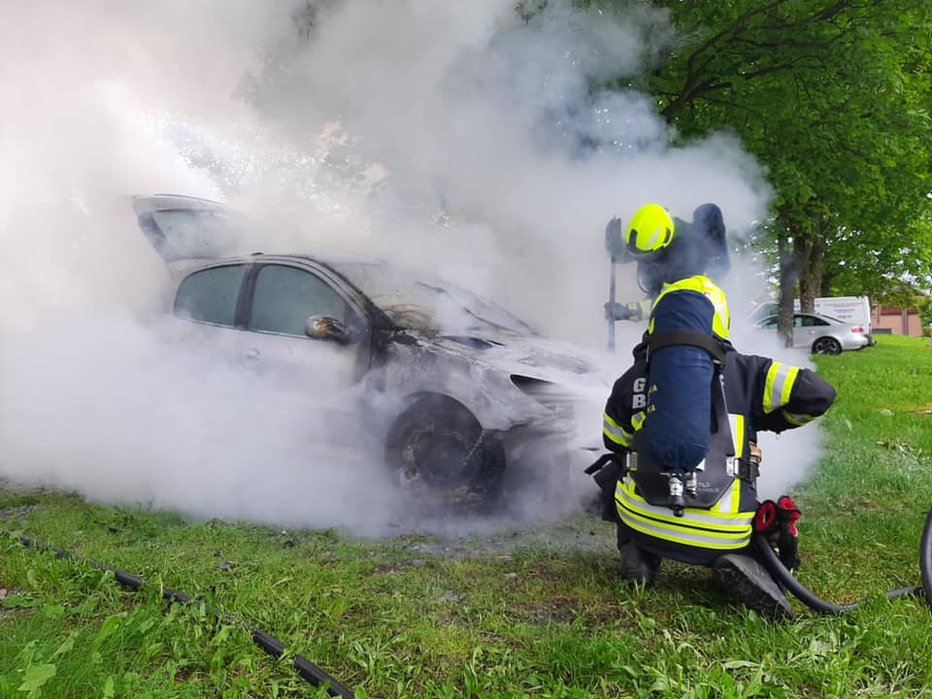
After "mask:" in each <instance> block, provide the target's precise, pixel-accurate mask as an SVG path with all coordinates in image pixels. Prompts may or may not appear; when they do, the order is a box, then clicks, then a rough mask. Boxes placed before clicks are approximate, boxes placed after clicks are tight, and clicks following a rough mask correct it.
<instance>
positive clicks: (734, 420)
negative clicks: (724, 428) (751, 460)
mask: <svg viewBox="0 0 932 699" xmlns="http://www.w3.org/2000/svg"><path fill="white" fill-rule="evenodd" d="M728 423H729V425H730V426H731V441H732V445H733V446H734V448H735V458H736V459H740V458H741V456H742V455H743V454H744V415H736V414H734V413H728Z"/></svg>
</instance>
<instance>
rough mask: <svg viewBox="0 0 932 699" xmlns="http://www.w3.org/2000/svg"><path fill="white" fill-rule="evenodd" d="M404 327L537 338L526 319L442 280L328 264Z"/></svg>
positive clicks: (381, 267)
mask: <svg viewBox="0 0 932 699" xmlns="http://www.w3.org/2000/svg"><path fill="white" fill-rule="evenodd" d="M329 264H330V266H331V267H333V268H334V269H335V270H336V271H337V272H339V273H340V274H342V275H343V276H344V277H346V278H347V279H348V280H349V281H350V282H352V283H353V284H354V285H355V286H357V287H358V288H359V289H360V291H362V292H363V293H364V294H366V296H368V297H369V299H370V300H371V301H372V302H373V303H374V304H375V305H376V306H378V307H379V308H380V309H381V310H382V311H384V312H385V314H386V315H388V317H389V318H391V320H392V322H393V323H395V324H396V325H398V326H399V327H402V328H411V329H435V330H439V329H443V330H444V331H450V330H490V329H495V330H510V331H513V332H518V333H523V334H530V335H534V334H536V332H535V331H534V330H533V329H532V328H531V326H529V325H528V324H527V323H525V322H524V321H522V320H520V319H519V318H517V317H515V316H514V315H512V314H511V313H509V312H508V311H506V310H505V309H504V308H502V307H501V306H499V305H497V304H495V303H493V302H492V301H489V300H488V299H484V298H482V297H481V296H479V295H477V294H474V293H473V292H471V291H467V290H466V289H462V288H460V287H457V286H454V285H452V284H448V283H447V282H442V281H436V280H435V281H426V280H419V279H415V278H414V277H412V276H410V275H409V274H406V273H405V272H404V271H403V270H399V269H396V268H393V267H391V266H389V265H387V264H383V263H369V262H341V263H329Z"/></svg>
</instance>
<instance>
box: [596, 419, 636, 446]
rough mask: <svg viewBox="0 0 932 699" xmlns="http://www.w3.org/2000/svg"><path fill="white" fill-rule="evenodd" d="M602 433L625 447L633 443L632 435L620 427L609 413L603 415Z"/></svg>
mask: <svg viewBox="0 0 932 699" xmlns="http://www.w3.org/2000/svg"><path fill="white" fill-rule="evenodd" d="M602 434H604V435H605V436H606V437H608V438H609V439H610V440H612V441H613V442H615V443H616V444H620V445H621V446H623V447H627V446H630V444H631V435H630V434H629V433H628V432H625V431H624V430H623V429H622V428H620V427H619V426H618V425H617V424H616V423H615V421H614V420H612V418H610V417H609V416H608V415H604V416H603V417H602Z"/></svg>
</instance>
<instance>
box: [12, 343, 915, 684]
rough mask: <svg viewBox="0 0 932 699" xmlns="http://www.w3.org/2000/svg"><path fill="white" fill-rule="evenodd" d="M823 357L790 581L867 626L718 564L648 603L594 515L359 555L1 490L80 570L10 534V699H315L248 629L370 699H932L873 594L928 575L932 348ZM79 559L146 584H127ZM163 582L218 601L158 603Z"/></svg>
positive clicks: (368, 548)
mask: <svg viewBox="0 0 932 699" xmlns="http://www.w3.org/2000/svg"><path fill="white" fill-rule="evenodd" d="M817 363H818V369H819V371H820V373H821V374H822V375H823V376H825V377H826V378H827V379H828V380H829V381H830V382H832V383H833V384H834V385H835V386H836V387H837V388H838V391H839V397H838V400H837V402H836V405H835V406H834V407H833V409H832V410H831V411H830V412H829V414H828V415H827V416H826V418H825V419H824V420H823V421H822V425H823V429H824V430H825V432H826V435H827V439H826V448H825V451H824V454H823V458H822V460H821V462H820V464H819V467H818V469H817V471H815V472H814V473H813V474H812V476H811V477H810V478H809V480H808V481H807V482H805V483H804V484H802V485H801V486H799V487H798V488H797V490H796V491H795V492H794V493H793V494H794V496H795V497H796V499H797V502H798V503H799V504H800V506H801V508H802V510H803V514H804V518H803V521H802V523H801V529H802V544H801V546H802V553H803V561H804V567H803V570H802V572H801V577H802V580H803V582H804V583H806V584H807V585H809V586H810V587H812V588H813V589H815V590H816V591H817V592H819V593H820V594H821V595H822V596H824V597H826V598H829V599H831V600H833V601H853V600H859V599H863V598H869V601H868V602H867V603H866V604H865V605H863V606H862V607H861V608H860V609H858V610H857V611H856V612H853V613H850V614H848V615H845V616H839V617H821V616H816V615H814V614H812V613H810V612H808V611H806V610H805V609H804V608H803V607H801V606H799V605H798V604H796V605H795V606H796V608H797V610H798V612H799V613H798V614H797V616H796V619H795V620H793V621H791V622H784V623H772V622H765V621H763V620H761V619H759V618H758V617H757V616H756V615H755V614H754V613H753V612H749V611H746V610H745V609H743V608H742V607H740V606H736V605H734V604H733V603H732V602H731V601H730V600H729V599H728V598H727V597H725V596H723V595H722V594H721V593H720V592H719V591H718V590H717V589H716V588H715V586H714V585H713V584H712V582H711V580H710V577H709V575H708V572H707V571H706V570H703V569H698V568H689V567H686V566H680V565H676V564H672V565H666V566H665V569H664V572H663V573H662V574H661V576H660V577H659V579H658V583H657V585H656V587H655V588H653V589H650V590H640V589H628V588H625V587H623V586H622V585H620V584H619V581H618V579H617V576H616V557H615V551H614V548H613V544H614V535H613V531H612V529H611V527H609V526H608V525H606V524H604V523H602V522H600V521H598V519H597V518H596V517H595V516H594V515H582V514H580V515H576V516H574V517H572V518H568V519H566V520H563V521H561V522H559V523H556V524H554V525H552V526H551V527H550V528H549V529H547V530H546V531H540V530H538V531H535V532H520V531H515V532H502V533H499V534H498V535H495V536H494V537H491V536H485V537H477V538H475V539H465V540H456V541H446V540H442V539H438V538H436V537H432V536H426V535H414V534H406V535H401V536H397V537H395V538H391V539H383V540H366V539H358V538H353V537H350V536H347V535H345V534H342V533H340V532H338V531H333V530H325V531H287V532H286V531H282V530H280V529H273V528H267V527H260V526H254V525H250V524H243V523H227V522H220V521H208V522H192V521H186V520H184V519H183V518H181V517H178V516H176V515H173V514H171V513H160V512H151V511H144V510H137V509H128V508H112V507H102V506H98V505H94V504H90V503H87V502H85V501H83V500H82V499H80V498H79V497H77V496H75V495H73V494H67V493H54V492H15V491H12V490H10V489H9V488H7V489H0V529H3V530H5V531H7V532H15V533H16V535H26V536H29V537H32V538H34V539H35V540H38V541H44V542H48V543H49V544H52V545H55V546H60V547H63V548H65V549H67V550H68V551H69V552H71V553H72V554H74V555H75V556H77V557H79V558H80V559H81V560H69V559H63V558H59V557H56V556H55V555H53V554H52V553H50V552H47V551H42V550H38V549H36V548H26V547H24V546H22V545H20V543H18V539H17V538H16V536H9V535H7V536H3V537H0V697H40V696H42V697H54V698H59V697H153V698H158V699H162V698H164V699H168V698H173V697H192V698H193V697H198V698H201V697H231V698H234V697H235V698H243V699H245V698H251V697H298V696H301V697H307V696H317V695H319V696H326V693H325V692H324V691H323V690H315V689H314V688H312V687H310V686H309V685H308V684H307V683H305V682H304V681H303V680H302V679H301V678H300V677H298V676H297V675H296V673H295V672H294V671H293V669H292V668H291V666H290V663H289V658H288V657H286V658H285V659H282V660H277V661H276V660H274V659H272V658H270V657H269V656H267V655H265V654H264V653H263V652H262V651H261V650H260V649H259V648H258V647H257V646H256V645H254V644H253V643H252V641H251V639H250V634H249V632H248V631H247V630H246V629H248V628H260V629H263V630H265V631H267V632H268V633H270V634H272V635H273V636H275V637H277V638H278V639H280V640H281V641H283V642H284V643H285V644H286V646H287V648H288V651H287V652H286V656H288V655H289V654H290V653H292V652H294V653H299V654H301V655H303V656H305V657H307V658H309V659H310V660H313V661H314V662H316V663H318V664H319V665H320V666H322V667H323V668H324V669H326V670H327V671H328V672H330V674H332V675H333V676H334V677H336V678H337V679H339V680H340V681H341V682H343V683H344V684H345V685H347V686H348V687H350V688H352V689H353V690H354V691H355V693H356V696H357V697H593V696H599V697H602V696H606V697H666V696H675V697H697V698H701V697H752V696H753V697H760V696H767V697H800V696H803V697H849V696H859V697H860V696H863V697H919V696H930V694H929V692H930V691H932V690H929V689H928V688H929V687H932V641H930V639H932V614H930V609H929V606H928V605H927V603H926V602H925V601H924V600H922V599H899V600H895V601H893V602H888V601H886V600H885V599H883V598H882V596H881V595H880V594H879V593H881V592H883V591H885V590H887V589H890V588H892V587H896V586H900V585H905V584H916V583H918V581H919V569H918V543H919V536H920V533H921V528H922V522H923V519H924V516H925V513H926V511H927V510H928V509H929V508H930V506H932V468H930V467H932V350H930V349H929V347H928V342H927V341H924V340H923V341H920V340H915V339H909V338H902V337H896V336H887V337H882V338H881V340H880V343H879V344H878V345H877V346H876V347H873V348H870V349H868V350H864V351H861V352H850V353H844V354H842V355H840V356H828V357H819V358H818V360H817ZM765 466H766V461H765ZM0 471H2V469H0ZM82 561H83V562H82ZM87 561H99V562H102V563H105V564H107V565H109V566H114V567H117V568H120V569H123V570H126V571H130V572H132V573H136V574H139V575H141V576H143V577H144V578H145V579H146V581H147V584H146V585H144V586H143V587H142V588H141V589H140V590H139V591H135V592H134V591H131V590H128V589H126V588H123V587H121V586H120V585H118V584H117V583H116V582H115V580H114V579H113V576H112V574H110V573H107V572H104V571H101V570H100V569H98V568H95V567H94V566H93V565H91V564H90V563H88V562H87ZM161 585H164V586H167V587H170V588H173V589H176V590H180V591H183V592H186V593H188V594H189V595H192V596H194V597H196V598H198V599H200V600H204V601H205V602H206V603H207V605H198V604H195V605H187V606H185V605H169V604H168V603H166V602H165V601H163V599H162V595H161V588H160V586H161ZM217 609H222V610H223V612H224V615H221V616H217V615H215V614H214V613H212V611H211V610H217Z"/></svg>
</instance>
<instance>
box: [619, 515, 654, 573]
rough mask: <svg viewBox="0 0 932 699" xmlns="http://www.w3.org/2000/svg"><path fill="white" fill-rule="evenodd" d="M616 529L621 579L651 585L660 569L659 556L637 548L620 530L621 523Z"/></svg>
mask: <svg viewBox="0 0 932 699" xmlns="http://www.w3.org/2000/svg"><path fill="white" fill-rule="evenodd" d="M618 529H619V531H618V553H619V554H621V566H620V573H621V577H622V579H623V580H625V581H627V582H631V583H635V584H638V585H645V586H650V585H652V584H653V582H654V578H655V577H656V575H657V571H658V570H659V569H660V562H661V558H660V556H656V555H654V554H652V553H650V552H649V551H645V550H644V549H641V548H638V546H637V545H636V544H635V543H634V542H633V541H632V540H631V539H630V537H629V536H628V535H627V533H626V532H623V531H622V525H619V526H618Z"/></svg>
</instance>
